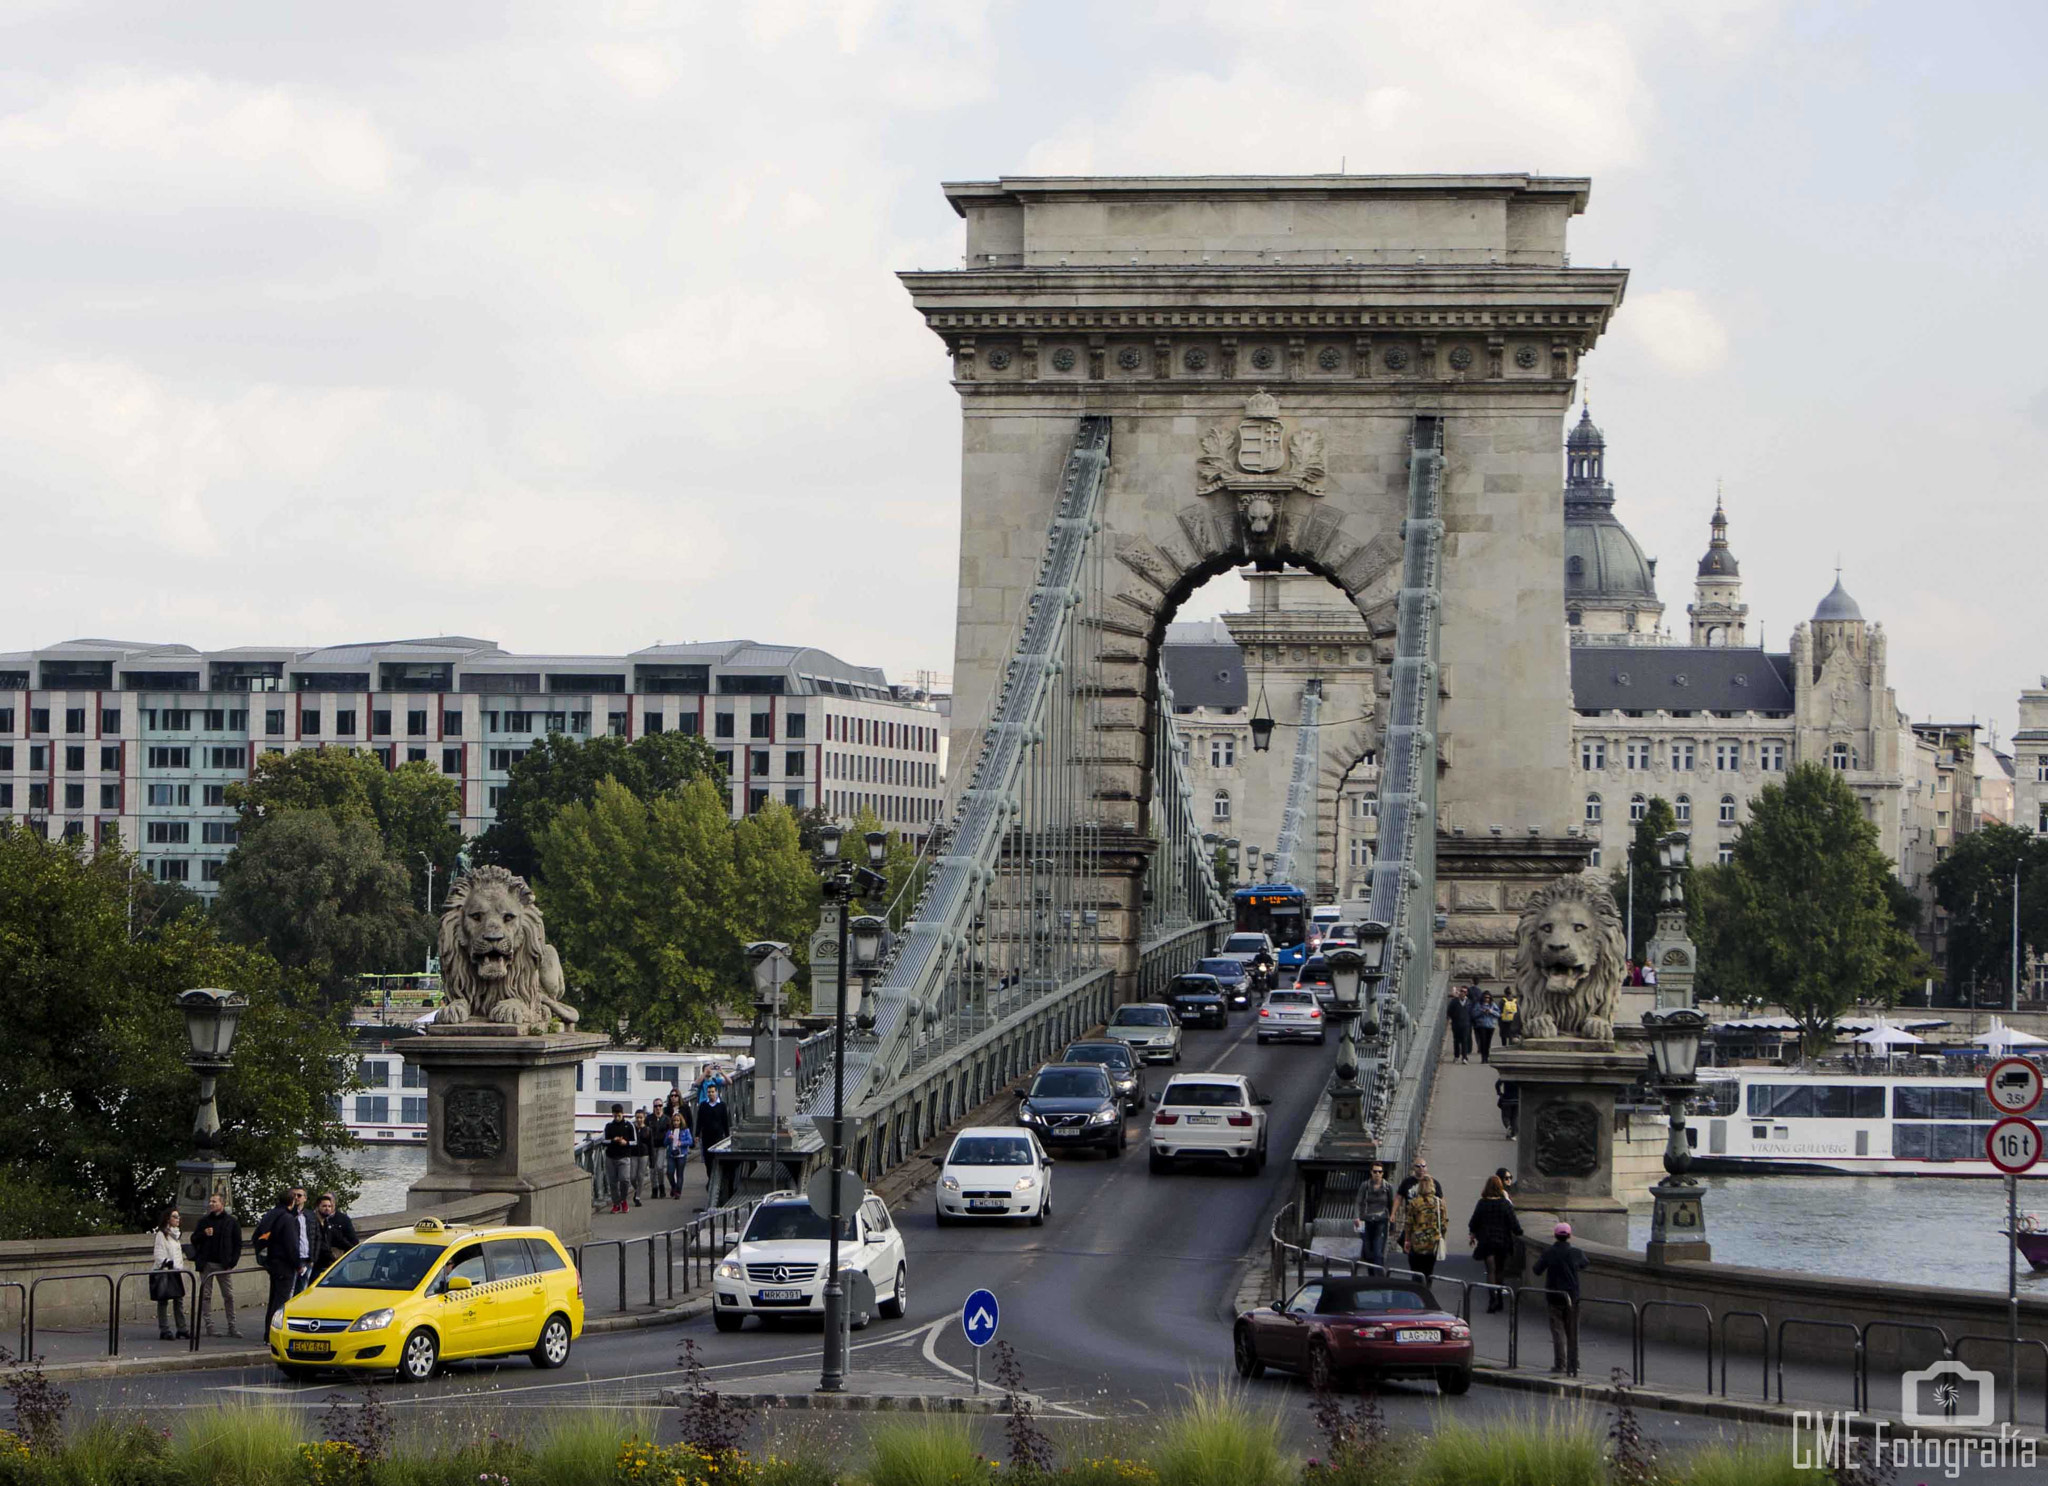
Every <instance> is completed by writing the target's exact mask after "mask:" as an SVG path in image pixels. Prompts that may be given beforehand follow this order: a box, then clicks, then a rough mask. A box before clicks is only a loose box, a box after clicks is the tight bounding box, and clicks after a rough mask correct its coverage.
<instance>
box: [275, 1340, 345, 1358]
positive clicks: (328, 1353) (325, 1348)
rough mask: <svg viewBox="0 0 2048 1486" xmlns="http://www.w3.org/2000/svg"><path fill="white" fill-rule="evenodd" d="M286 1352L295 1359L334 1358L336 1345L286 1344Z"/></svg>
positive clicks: (326, 1343) (321, 1343) (324, 1343)
mask: <svg viewBox="0 0 2048 1486" xmlns="http://www.w3.org/2000/svg"><path fill="white" fill-rule="evenodd" d="M285 1351H286V1352H288V1353H290V1354H291V1355H292V1356H294V1357H332V1356H333V1355H334V1343H332V1342H287V1343H285Z"/></svg>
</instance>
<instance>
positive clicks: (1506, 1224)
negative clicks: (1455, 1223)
mask: <svg viewBox="0 0 2048 1486" xmlns="http://www.w3.org/2000/svg"><path fill="white" fill-rule="evenodd" d="M1465 1230H1466V1232H1467V1234H1468V1235H1469V1236H1470V1238H1471V1240H1472V1257H1473V1258H1474V1259H1477V1260H1478V1261H1479V1262H1480V1263H1482V1264H1484V1265H1485V1266H1486V1283H1487V1284H1489V1285H1505V1284H1507V1282H1508V1274H1507V1271H1508V1267H1509V1265H1510V1264H1511V1263H1512V1262H1513V1260H1514V1257H1515V1240H1517V1239H1519V1238H1520V1237H1521V1236H1522V1220H1521V1219H1520V1218H1519V1217H1517V1216H1516V1215H1515V1205H1514V1203H1512V1202H1510V1201H1509V1200H1508V1189H1507V1188H1506V1187H1505V1186H1503V1185H1502V1184H1501V1179H1500V1175H1499V1173H1497V1172H1496V1173H1495V1174H1494V1175H1492V1176H1490V1177H1488V1178H1487V1179H1486V1186H1485V1187H1484V1189H1482V1190H1481V1192H1480V1194H1479V1201H1478V1202H1476V1203H1474V1204H1473V1206H1472V1217H1471V1220H1470V1221H1469V1222H1467V1223H1466V1225H1465ZM1506 1305H1507V1302H1506V1300H1505V1299H1504V1298H1503V1297H1502V1295H1501V1293H1500V1292H1499V1291H1497V1290H1496V1291H1492V1292H1489V1294H1488V1295H1487V1298H1486V1308H1487V1309H1488V1310H1489V1311H1497V1310H1502V1309H1505V1308H1506Z"/></svg>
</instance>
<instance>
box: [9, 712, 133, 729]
mask: <svg viewBox="0 0 2048 1486" xmlns="http://www.w3.org/2000/svg"><path fill="white" fill-rule="evenodd" d="M8 725H9V726H12V725H13V720H12V719H11V718H10V719H9V721H8ZM100 731H101V732H103V733H118V732H120V731H121V709H120V708H119V707H102V708H100Z"/></svg>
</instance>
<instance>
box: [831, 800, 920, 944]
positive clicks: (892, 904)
mask: <svg viewBox="0 0 2048 1486" xmlns="http://www.w3.org/2000/svg"><path fill="white" fill-rule="evenodd" d="M871 831H880V832H881V833H882V834H883V835H884V836H887V837H888V838H889V844H888V849H887V854H886V855H885V856H884V857H883V859H882V863H883V865H882V876H883V878H884V879H885V880H886V881H887V882H888V886H887V887H886V888H884V889H883V890H882V892H881V893H879V894H878V895H877V896H876V898H875V899H874V900H873V911H875V912H877V913H885V914H886V915H887V917H888V920H889V927H890V928H892V929H900V928H902V927H903V926H904V925H905V924H906V923H908V922H909V921H910V915H911V913H912V911H913V910H915V909H916V907H917V899H918V895H919V894H921V893H922V892H923V891H924V882H925V878H926V876H928V875H929V874H930V872H931V863H930V862H927V861H921V860H920V859H919V858H918V854H917V848H916V847H915V846H912V845H911V844H910V841H909V839H908V838H907V837H905V836H904V835H903V834H902V833H901V832H900V831H895V830H891V829H890V828H889V827H887V826H885V825H883V824H882V818H881V817H880V816H878V815H876V814H875V812H874V811H872V810H865V809H864V810H862V811H861V813H860V814H859V815H857V816H855V817H854V821H853V824H852V825H851V826H849V827H848V828H847V832H846V840H845V843H844V844H843V845H842V846H841V847H840V852H841V854H842V855H844V856H848V857H850V858H851V859H852V860H853V861H855V862H857V863H859V864H860V865H862V866H866V865H867V860H868V847H867V838H868V833H869V832H871Z"/></svg>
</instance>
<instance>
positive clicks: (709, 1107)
mask: <svg viewBox="0 0 2048 1486" xmlns="http://www.w3.org/2000/svg"><path fill="white" fill-rule="evenodd" d="M730 1134H732V1111H731V1110H730V1109H728V1108H727V1107H726V1103H725V1090H724V1088H723V1086H722V1085H714V1086H713V1087H712V1088H710V1089H708V1090H706V1091H705V1095H704V1103H703V1104H702V1105H701V1106H700V1107H699V1108H698V1110H697V1149H698V1150H700V1151H702V1152H703V1153H704V1180H705V1184H706V1185H707V1186H708V1185H709V1184H710V1183H711V1182H713V1181H714V1180H716V1173H715V1172H714V1171H713V1169H712V1165H711V1148H712V1147H713V1146H715V1145H717V1144H718V1143H719V1142H720V1141H721V1140H723V1139H725V1138H726V1136H728V1135H730Z"/></svg>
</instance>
